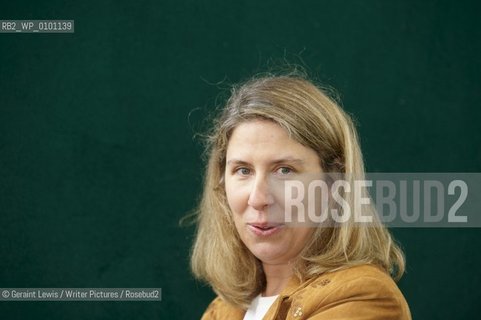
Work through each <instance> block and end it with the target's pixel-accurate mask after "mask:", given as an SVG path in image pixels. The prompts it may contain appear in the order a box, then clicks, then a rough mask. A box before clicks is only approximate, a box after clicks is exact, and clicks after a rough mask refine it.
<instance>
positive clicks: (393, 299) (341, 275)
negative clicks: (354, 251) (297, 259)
mask: <svg viewBox="0 0 481 320" xmlns="http://www.w3.org/2000/svg"><path fill="white" fill-rule="evenodd" d="M290 300H291V303H292V305H299V306H301V305H302V309H304V310H305V312H307V313H309V314H311V315H316V314H319V315H322V319H324V317H327V318H328V317H329V316H333V317H334V316H337V315H342V316H346V317H349V316H353V319H358V317H361V316H363V315H361V314H360V313H366V314H365V315H364V316H365V318H368V319H371V318H370V317H369V316H370V315H376V314H378V315H379V314H380V315H382V318H383V319H410V318H411V316H410V312H409V307H408V305H407V303H406V300H405V299H404V296H403V295H402V293H401V291H400V290H399V288H398V286H397V285H396V283H395V282H394V280H393V279H392V278H391V276H390V275H389V274H388V273H386V272H385V271H384V270H382V269H381V268H379V267H376V266H374V265H359V266H353V267H349V268H345V269H341V270H337V271H333V272H327V273H323V274H321V275H319V276H317V277H315V278H313V279H311V280H309V281H307V282H305V283H304V284H301V285H300V286H299V287H298V288H297V290H295V291H294V292H292V294H291V296H290ZM351 313H352V314H351ZM327 318H326V319H327ZM373 319H377V318H373Z"/></svg>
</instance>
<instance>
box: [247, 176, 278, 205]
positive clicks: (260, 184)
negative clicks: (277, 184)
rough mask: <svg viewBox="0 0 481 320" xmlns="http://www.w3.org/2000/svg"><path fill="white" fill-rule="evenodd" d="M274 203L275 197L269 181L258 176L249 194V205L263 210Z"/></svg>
mask: <svg viewBox="0 0 481 320" xmlns="http://www.w3.org/2000/svg"><path fill="white" fill-rule="evenodd" d="M273 203H274V197H273V196H272V194H271V193H270V188H269V182H268V181H267V179H266V178H263V177H257V178H256V180H255V181H254V185H253V186H252V190H251V193H250V195H249V200H248V202H247V204H248V205H250V206H251V207H253V208H254V209H256V210H259V211H262V210H264V209H265V208H266V207H268V206H270V205H271V204H273Z"/></svg>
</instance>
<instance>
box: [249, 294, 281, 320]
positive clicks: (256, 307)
mask: <svg viewBox="0 0 481 320" xmlns="http://www.w3.org/2000/svg"><path fill="white" fill-rule="evenodd" d="M278 296H279V295H277V296H272V297H261V296H260V295H258V296H257V297H255V298H254V300H252V302H251V305H250V306H249V309H247V312H246V314H245V316H244V320H261V319H262V318H263V317H264V316H265V315H266V313H267V310H269V308H270V307H271V306H272V304H273V303H274V301H275V300H276V299H277V297H278Z"/></svg>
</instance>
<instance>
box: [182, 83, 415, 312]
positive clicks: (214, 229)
mask: <svg viewBox="0 0 481 320" xmlns="http://www.w3.org/2000/svg"><path fill="white" fill-rule="evenodd" d="M207 151H208V156H209V160H208V164H207V170H206V176H205V185H204V192H203V197H202V200H201V203H200V206H199V210H198V230H197V235H196V239H195V243H194V246H193V252H192V261H191V263H192V270H193V273H194V275H195V276H196V277H197V278H199V279H202V280H204V281H206V282H208V283H209V284H210V285H211V286H212V288H213V290H214V291H215V292H216V293H217V295H218V297H217V298H216V299H215V300H214V301H213V302H212V303H211V304H210V306H209V307H208V308H207V310H206V311H205V313H204V315H203V318H202V319H384V320H385V319H410V318H411V316H410V312H409V308H408V306H407V303H406V301H405V299H404V297H403V295H402V294H401V292H400V291H399V289H398V287H397V286H396V284H395V282H394V281H393V280H392V279H393V278H394V279H399V278H400V277H401V276H402V274H403V272H404V257H403V253H402V251H401V250H400V248H399V247H398V246H397V245H396V244H395V243H394V242H393V240H392V238H391V236H390V234H389V232H388V231H387V229H386V228H385V227H384V226H383V225H382V224H381V223H380V222H378V220H377V219H374V222H373V223H371V224H359V223H355V222H354V221H353V219H352V218H350V219H349V220H348V221H344V222H343V223H340V224H336V225H335V226H334V227H333V226H332V225H331V227H326V225H325V224H318V225H317V226H316V227H312V225H301V226H299V225H297V226H292V225H290V224H289V223H286V222H285V221H281V220H279V219H278V215H277V213H276V212H278V211H279V210H278V208H282V207H283V204H282V203H279V199H278V198H277V197H276V196H274V191H273V189H275V186H276V185H282V184H283V183H284V182H285V181H286V180H290V179H292V180H295V179H296V178H299V177H300V176H303V175H304V176H305V175H309V174H313V175H315V174H322V173H328V172H338V173H343V174H345V177H349V178H346V179H348V180H350V181H353V180H354V179H362V178H363V177H364V165H363V161H362V155H361V151H360V148H359V143H358V139H357V136H356V131H355V128H354V126H353V124H352V121H351V120H350V118H349V116H348V115H347V114H346V113H344V112H343V111H342V109H341V108H340V107H339V106H338V105H337V104H336V103H335V102H334V101H333V100H332V99H330V98H329V97H328V96H327V95H326V94H325V93H324V92H323V91H322V90H320V89H319V88H317V87H316V86H315V85H313V84H312V83H311V82H309V81H308V80H306V79H304V78H303V77H300V76H295V75H286V76H266V77H261V78H255V79H252V80H250V81H248V82H247V83H245V84H243V85H242V86H240V87H236V88H234V89H233V90H232V95H231V97H230V98H229V100H228V101H227V104H226V106H225V108H224V109H223V112H222V114H221V115H220V117H219V118H218V119H217V120H216V122H215V125H214V131H213V132H212V134H211V136H210V139H209V144H208V149H207ZM344 196H345V197H346V198H345V199H346V201H347V202H348V203H352V202H353V201H354V200H353V198H351V197H350V196H349V195H348V194H347V193H346V194H344ZM335 205H336V204H335V203H334V202H332V201H330V202H329V206H335ZM274 208H277V209H274ZM338 209H342V208H338ZM365 211H366V212H363V215H365V214H370V215H372V216H375V212H374V209H373V208H372V207H368V208H367V209H365ZM273 216H276V217H273Z"/></svg>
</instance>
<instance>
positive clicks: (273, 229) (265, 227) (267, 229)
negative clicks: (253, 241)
mask: <svg viewBox="0 0 481 320" xmlns="http://www.w3.org/2000/svg"><path fill="white" fill-rule="evenodd" d="M247 227H248V228H249V230H250V231H251V232H252V233H254V234H255V235H256V236H260V237H267V236H270V235H273V234H274V233H277V232H279V231H280V230H281V229H282V228H283V227H284V225H283V224H257V223H248V224H247Z"/></svg>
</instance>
